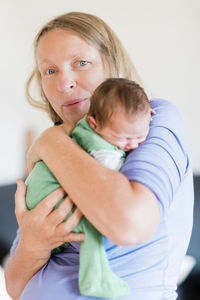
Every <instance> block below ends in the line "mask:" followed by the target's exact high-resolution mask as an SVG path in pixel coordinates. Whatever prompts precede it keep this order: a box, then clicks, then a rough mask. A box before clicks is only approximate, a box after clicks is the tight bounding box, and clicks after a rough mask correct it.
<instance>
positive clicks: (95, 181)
mask: <svg viewBox="0 0 200 300" xmlns="http://www.w3.org/2000/svg"><path fill="white" fill-rule="evenodd" d="M88 55H89V56H88ZM37 62H38V66H39V70H40V72H41V77H42V86H43V90H44V93H45V95H46V97H47V98H48V99H49V102H50V103H51V105H52V107H53V108H54V109H55V111H56V112H57V113H58V114H59V116H60V117H61V118H62V119H63V121H65V123H64V124H63V125H60V126H56V127H52V128H49V129H47V130H46V131H45V132H44V133H43V134H42V135H41V136H40V138H38V139H37V140H36V142H35V143H34V144H33V146H32V147H31V148H30V150H29V152H28V155H27V158H28V169H29V171H30V170H31V168H32V167H33V165H34V163H35V162H36V161H38V160H40V159H42V160H44V161H45V163H46V164H47V166H48V167H49V168H50V169H51V171H52V172H53V173H54V175H55V176H56V178H57V179H58V181H59V182H60V183H61V186H62V187H63V189H62V188H61V189H58V190H56V191H55V192H54V193H52V194H50V195H49V196H48V197H47V198H45V199H44V200H43V201H42V202H41V203H40V204H39V205H38V206H37V207H36V208H35V209H33V210H31V211H28V210H27V208H26V205H25V185H24V183H23V182H22V181H21V180H19V181H18V189H17V192H16V197H15V199H16V216H17V220H18V223H19V227H20V231H21V238H20V241H19V245H18V247H17V249H16V251H15V254H14V255H13V256H12V257H11V259H10V262H9V263H8V266H7V268H6V271H5V277H6V286H7V290H8V293H9V294H10V296H11V297H12V298H13V299H18V298H19V297H20V295H21V293H22V291H23V289H24V287H25V285H26V284H27V282H28V281H29V280H30V278H31V277H32V276H33V275H34V274H35V273H36V272H37V271H39V270H40V269H41V268H42V266H43V265H44V264H45V263H46V262H47V261H48V259H49V257H50V250H51V249H52V248H55V247H57V246H58V245H59V244H62V243H63V242H67V241H81V240H83V239H84V235H83V234H73V233H71V231H72V230H73V228H74V227H75V226H76V225H77V224H78V223H79V221H80V218H81V216H82V214H84V215H85V216H86V217H87V218H88V220H89V221H90V222H91V223H92V224H93V225H94V226H95V227H96V228H97V229H98V230H99V231H100V232H101V233H102V234H103V235H105V236H107V237H108V238H109V239H111V240H112V241H113V242H114V243H116V244H119V245H130V244H137V243H143V242H145V241H147V240H148V239H149V238H150V237H151V236H152V235H153V233H154V232H155V230H156V228H157V226H158V223H159V208H158V203H157V200H156V197H155V195H154V194H153V193H152V192H151V191H150V190H149V189H148V188H146V187H145V186H143V185H142V184H140V183H137V182H129V181H128V179H127V178H126V177H125V176H124V175H123V174H121V173H120V172H117V171H112V170H108V169H107V168H105V167H103V166H101V165H100V164H99V163H98V162H96V161H95V160H94V159H93V158H92V157H90V156H89V155H88V154H87V153H85V151H83V150H82V149H81V148H80V147H79V146H78V145H76V144H75V143H74V142H73V141H72V140H71V138H69V137H68V136H67V135H69V133H70V131H71V130H72V128H73V126H74V123H75V122H76V121H77V120H79V119H80V118H82V117H83V116H84V114H85V113H87V111H88V108H89V104H90V96H91V94H92V92H93V91H94V89H95V88H96V87H97V85H99V84H100V83H101V82H102V81H103V80H104V79H105V78H107V77H109V71H108V68H106V64H105V62H104V61H103V60H102V57H101V56H100V54H99V52H98V51H97V50H96V49H95V48H94V47H91V46H90V45H89V44H88V43H87V42H85V41H84V40H82V39H80V38H79V37H78V36H77V35H76V34H74V33H72V32H70V31H63V30H53V31H51V32H48V33H47V34H45V35H44V36H43V37H42V38H41V40H40V41H39V46H38V49H37ZM88 170H90V172H88ZM64 190H65V191H66V192H67V194H68V195H69V197H68V198H67V199H66V200H65V201H64V202H63V203H62V205H60V206H59V208H58V209H56V210H54V211H52V209H53V207H54V206H55V204H56V203H57V202H58V201H59V200H60V199H61V198H62V197H63V194H64ZM71 199H72V200H73V202H72V200H71ZM73 203H75V204H76V206H77V207H78V208H77V209H76V210H75V212H74V214H73V215H72V216H71V218H70V219H69V220H68V221H67V222H64V223H63V222H62V220H63V219H64V217H65V216H66V215H67V214H68V212H69V211H70V210H71V208H72V205H73ZM33 228H34V230H33Z"/></svg>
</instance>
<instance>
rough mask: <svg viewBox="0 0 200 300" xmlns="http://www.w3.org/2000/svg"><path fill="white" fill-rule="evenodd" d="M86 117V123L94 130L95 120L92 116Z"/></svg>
mask: <svg viewBox="0 0 200 300" xmlns="http://www.w3.org/2000/svg"><path fill="white" fill-rule="evenodd" d="M87 119H88V123H89V124H90V127H91V128H92V129H94V130H95V129H96V127H97V121H96V120H95V118H94V117H92V116H87Z"/></svg>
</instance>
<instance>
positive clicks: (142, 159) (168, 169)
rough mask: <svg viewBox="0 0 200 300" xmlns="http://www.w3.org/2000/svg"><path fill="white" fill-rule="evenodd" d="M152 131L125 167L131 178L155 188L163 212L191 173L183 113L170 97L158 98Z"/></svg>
mask: <svg viewBox="0 0 200 300" xmlns="http://www.w3.org/2000/svg"><path fill="white" fill-rule="evenodd" d="M151 107H152V108H153V109H154V110H155V112H156V114H155V115H153V116H152V121H151V124H150V131H149V134H148V137H147V139H146V141H145V142H143V143H142V144H141V145H140V146H139V147H138V148H137V149H136V150H133V151H131V152H130V153H129V154H128V156H127V159H126V161H125V163H124V165H123V167H122V169H121V171H122V173H123V174H124V175H125V176H127V177H128V179H129V180H131V181H137V182H140V183H142V184H144V185H145V186H147V187H148V188H149V189H150V190H152V191H153V192H154V194H155V195H156V197H157V199H158V201H159V204H160V208H161V213H164V211H165V210H166V209H167V208H168V207H169V206H170V204H171V202H172V201H173V199H174V195H175V193H176V192H177V190H178V189H179V187H180V184H181V182H182V181H183V180H184V178H185V176H187V173H188V169H189V166H190V164H191V162H190V149H189V144H188V140H187V136H186V132H185V128H184V124H183V121H182V119H181V117H180V114H179V112H178V110H177V108H176V107H175V105H174V104H172V103H171V102H169V101H166V100H161V99H154V100H152V101H151Z"/></svg>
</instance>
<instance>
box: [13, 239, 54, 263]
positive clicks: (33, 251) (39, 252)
mask: <svg viewBox="0 0 200 300" xmlns="http://www.w3.org/2000/svg"><path fill="white" fill-rule="evenodd" d="M16 251H17V252H20V255H22V257H25V258H27V259H28V261H35V262H39V261H41V262H44V263H45V262H47V261H48V259H49V257H50V255H51V251H50V250H49V249H41V248H39V247H37V245H34V246H32V247H31V246H30V245H29V244H27V243H26V241H25V239H23V237H22V236H21V237H20V240H19V244H18V247H17V249H16Z"/></svg>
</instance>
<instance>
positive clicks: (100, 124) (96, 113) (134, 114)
mask: <svg viewBox="0 0 200 300" xmlns="http://www.w3.org/2000/svg"><path fill="white" fill-rule="evenodd" d="M152 114H154V111H153V110H152V109H151V108H150V103H149V100H148V98H147V96H146V94H145V92H144V90H143V89H142V88H141V87H140V86H139V85H138V84H136V83H135V82H134V81H131V80H127V79H122V78H111V79H107V80H106V81H104V82H103V83H102V84H101V85H100V86H99V87H97V89H96V90H95V91H94V93H93V95H92V97H91V105H90V109H89V112H88V114H87V115H85V117H84V118H83V119H81V120H80V121H79V122H78V123H77V124H76V127H75V129H74V130H73V132H72V139H73V140H74V141H75V142H77V143H78V144H79V145H80V146H81V147H82V148H83V149H84V150H86V151H87V152H88V153H89V154H90V155H92V156H93V157H94V158H95V159H96V160H97V161H99V162H100V163H101V164H103V165H104V166H106V167H108V168H111V169H113V170H119V169H120V168H121V166H122V164H123V162H124V160H125V156H126V151H129V150H132V149H135V148H137V147H138V146H139V144H140V143H142V142H143V141H144V140H145V139H146V136H147V134H148V132H149V124H150V121H151V115H152ZM26 185H27V192H26V203H27V206H28V208H29V209H32V208H34V207H35V206H36V205H37V204H38V203H39V202H40V201H42V199H44V198H45V197H46V196H47V195H48V194H49V193H51V192H52V191H53V190H55V189H56V188H58V187H60V184H59V183H58V182H57V180H56V178H55V177H54V175H53V174H52V173H51V171H50V170H49V169H48V167H47V166H46V165H45V163H44V162H43V161H40V162H38V163H36V165H35V166H34V168H33V170H32V172H31V173H30V175H29V176H28V178H27V180H26ZM63 199H64V198H63ZM63 199H62V200H61V201H60V202H59V204H60V203H61V202H62V201H63ZM72 200H73V199H72ZM59 204H58V205H59ZM58 205H57V206H58ZM57 206H56V207H57ZM56 207H55V208H56ZM74 208H75V207H74ZM74 208H73V209H74ZM68 217H69V215H68V216H67V217H66V218H65V220H66V219H67V218H68ZM74 232H84V234H85V240H84V241H83V242H81V243H80V265H79V290H80V293H81V294H83V295H87V296H92V297H102V298H117V297H121V296H125V295H127V294H128V293H129V287H128V286H127V284H126V283H125V282H124V281H123V280H122V279H120V278H119V277H117V276H116V275H115V274H114V273H113V272H112V271H111V269H110V266H109V263H108V260H107V256H106V253H105V249H104V246H103V240H102V234H101V233H100V232H99V231H98V230H97V229H96V228H95V227H94V226H93V225H92V224H91V223H90V222H89V221H88V220H87V219H86V218H85V217H83V218H82V219H81V221H80V223H79V224H78V225H77V227H76V228H75V229H74ZM68 245H69V243H64V244H62V245H61V246H60V247H58V248H56V249H54V250H53V251H52V253H56V252H59V251H62V249H63V248H64V247H65V248H66V247H68ZM98 266H100V268H99V267H98Z"/></svg>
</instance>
